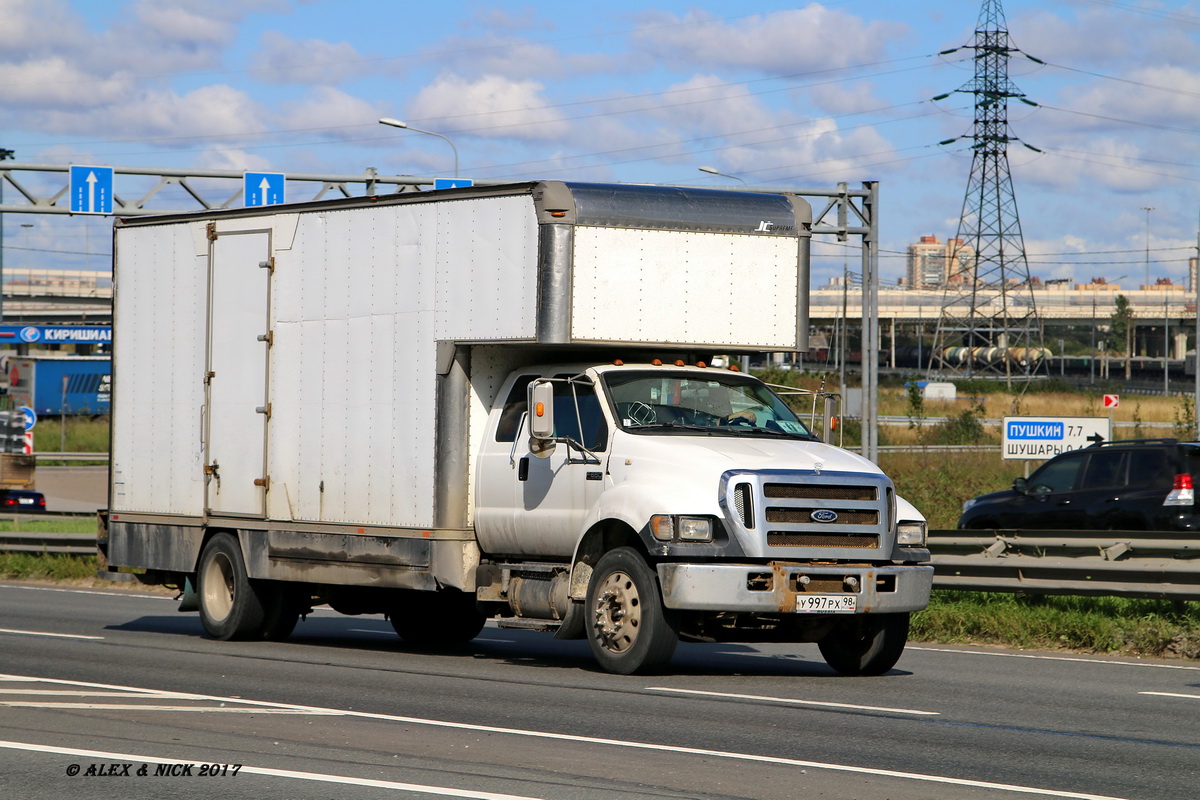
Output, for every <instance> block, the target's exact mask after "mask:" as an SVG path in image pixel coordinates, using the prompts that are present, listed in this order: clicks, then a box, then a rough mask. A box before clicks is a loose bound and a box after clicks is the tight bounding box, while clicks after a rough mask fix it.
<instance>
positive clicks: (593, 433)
mask: <svg viewBox="0 0 1200 800" xmlns="http://www.w3.org/2000/svg"><path fill="white" fill-rule="evenodd" d="M577 401H578V402H577ZM554 435H555V436H565V437H567V438H570V439H574V440H575V441H577V442H579V443H580V444H581V445H583V446H584V447H585V448H587V449H588V450H591V451H592V452H594V453H596V452H600V451H602V450H604V449H605V448H606V447H608V425H607V424H606V423H605V421H604V413H603V412H602V411H601V410H600V398H599V397H598V396H597V394H596V388H595V387H594V386H592V385H591V384H590V383H584V382H582V381H565V380H564V381H555V382H554Z"/></svg>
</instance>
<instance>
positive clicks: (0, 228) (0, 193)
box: [0, 147, 14, 322]
mask: <svg viewBox="0 0 1200 800" xmlns="http://www.w3.org/2000/svg"><path fill="white" fill-rule="evenodd" d="M13 155H14V153H13V151H12V150H7V149H5V148H3V147H0V161H7V160H10V159H11V158H12V157H13ZM2 205H4V178H0V206H2ZM3 321H4V212H2V211H0V322H3Z"/></svg>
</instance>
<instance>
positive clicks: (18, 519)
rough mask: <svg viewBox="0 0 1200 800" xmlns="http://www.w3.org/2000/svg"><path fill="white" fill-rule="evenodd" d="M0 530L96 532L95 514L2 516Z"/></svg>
mask: <svg viewBox="0 0 1200 800" xmlns="http://www.w3.org/2000/svg"><path fill="white" fill-rule="evenodd" d="M0 531H28V532H30V533H95V532H96V518H95V517H94V516H79V517H32V516H20V515H18V516H14V517H12V518H11V519H9V518H0Z"/></svg>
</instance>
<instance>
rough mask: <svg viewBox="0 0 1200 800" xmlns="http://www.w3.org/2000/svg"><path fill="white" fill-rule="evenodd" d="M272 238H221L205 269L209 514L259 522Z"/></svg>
mask: <svg viewBox="0 0 1200 800" xmlns="http://www.w3.org/2000/svg"><path fill="white" fill-rule="evenodd" d="M270 248H271V238H270V233H269V232H267V231H248V232H233V233H226V232H222V233H220V234H219V235H218V236H217V238H216V239H215V240H214V241H213V242H212V250H211V251H210V252H211V253H212V256H211V259H210V262H209V293H208V297H209V306H208V371H207V375H206V381H207V384H208V393H207V408H206V413H205V425H206V427H207V435H206V436H205V448H206V454H205V460H204V463H205V472H206V473H207V474H208V480H207V503H206V505H207V506H208V509H209V511H210V512H211V513H214V514H234V515H242V516H264V515H265V513H266V489H267V481H266V477H267V476H266V475H265V469H266V457H267V422H268V419H269V411H270V406H269V405H268V402H269V400H268V389H269V387H268V385H267V367H268V362H267V359H268V358H269V355H270V349H269V348H270V344H269V342H270V276H271V272H270V269H268V268H266V266H267V265H269V264H270V255H271V252H270Z"/></svg>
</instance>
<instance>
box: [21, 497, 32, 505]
mask: <svg viewBox="0 0 1200 800" xmlns="http://www.w3.org/2000/svg"><path fill="white" fill-rule="evenodd" d="M17 502H18V503H20V504H21V505H23V506H31V505H33V498H32V497H18V498H17Z"/></svg>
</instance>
